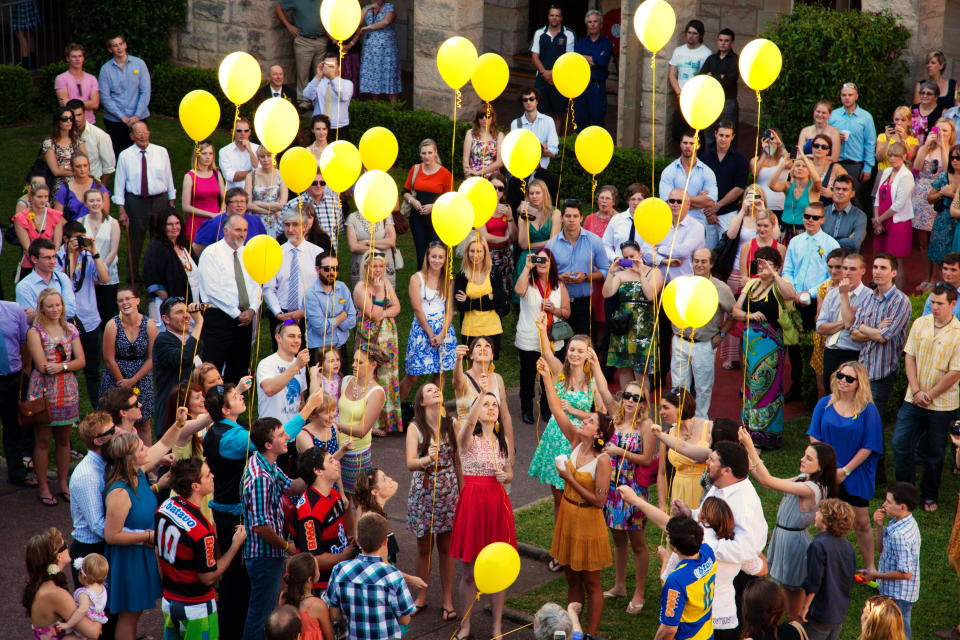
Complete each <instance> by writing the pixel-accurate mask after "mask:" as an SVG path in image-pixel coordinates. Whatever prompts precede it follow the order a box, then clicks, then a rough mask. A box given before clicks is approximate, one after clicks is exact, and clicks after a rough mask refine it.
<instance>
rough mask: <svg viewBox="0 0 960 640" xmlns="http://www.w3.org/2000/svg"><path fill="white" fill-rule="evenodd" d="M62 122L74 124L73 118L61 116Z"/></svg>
mask: <svg viewBox="0 0 960 640" xmlns="http://www.w3.org/2000/svg"><path fill="white" fill-rule="evenodd" d="M60 122H73V116H60Z"/></svg>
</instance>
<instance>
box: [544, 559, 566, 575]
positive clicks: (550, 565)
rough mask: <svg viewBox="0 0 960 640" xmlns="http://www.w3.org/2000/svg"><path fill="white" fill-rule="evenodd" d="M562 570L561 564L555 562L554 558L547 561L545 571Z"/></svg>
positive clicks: (557, 571)
mask: <svg viewBox="0 0 960 640" xmlns="http://www.w3.org/2000/svg"><path fill="white" fill-rule="evenodd" d="M562 570H563V565H562V564H560V563H559V562H557V561H556V560H554V559H553V558H550V562H548V563H547V571H549V572H551V573H559V572H560V571H562Z"/></svg>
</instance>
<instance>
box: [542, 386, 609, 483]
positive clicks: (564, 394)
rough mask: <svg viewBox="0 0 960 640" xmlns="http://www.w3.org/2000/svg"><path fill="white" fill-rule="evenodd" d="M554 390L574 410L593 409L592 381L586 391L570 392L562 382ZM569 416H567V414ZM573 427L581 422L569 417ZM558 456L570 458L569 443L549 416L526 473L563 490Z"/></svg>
mask: <svg viewBox="0 0 960 640" xmlns="http://www.w3.org/2000/svg"><path fill="white" fill-rule="evenodd" d="M554 388H555V389H556V390H557V395H558V396H560V399H561V400H566V401H567V402H569V403H570V406H572V407H573V408H574V409H579V410H580V411H590V410H591V409H593V380H592V379H591V380H590V386H589V387H588V388H587V390H586V391H572V390H569V389H567V387H566V385H565V384H564V383H563V381H562V380H558V381H557V382H556V383H555V385H554ZM568 415H569V414H568ZM569 417H570V421H571V422H573V426H575V427H579V426H580V422H581V420H580V419H579V418H574V417H573V416H569ZM560 454H563V455H566V456H567V457H569V456H570V441H569V440H567V438H566V436H564V435H563V432H562V431H560V426H559V425H558V424H557V420H556V418H554V417H553V416H550V422H548V423H547V428H546V429H544V430H543V435H541V436H540V443H539V444H538V445H537V450H536V451H534V452H533V459H531V460H530V468H529V470H528V471H527V473H528V474H529V475H530V476H532V477H534V478H536V479H537V480H539V481H540V482H542V483H543V484H549V485H550V486H552V487H555V488H557V489H561V490H562V489H563V478H561V477H560V474H559V473H557V465H556V462H555V461H556V457H557V456H559V455H560Z"/></svg>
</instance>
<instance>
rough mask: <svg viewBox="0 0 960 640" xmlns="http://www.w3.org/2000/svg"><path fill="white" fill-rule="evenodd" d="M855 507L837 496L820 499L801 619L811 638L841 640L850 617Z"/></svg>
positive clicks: (805, 581)
mask: <svg viewBox="0 0 960 640" xmlns="http://www.w3.org/2000/svg"><path fill="white" fill-rule="evenodd" d="M854 517H855V516H854V513H853V507H851V506H850V505H849V504H847V503H846V502H843V501H842V500H838V499H836V498H827V499H825V500H822V501H821V502H820V505H819V506H818V508H817V513H816V516H815V519H814V524H816V525H817V529H819V530H820V533H818V534H817V535H816V537H815V538H814V539H813V541H812V542H811V543H810V546H809V547H807V577H806V579H805V580H804V581H803V584H802V585H801V588H802V589H803V591H804V594H805V596H806V598H805V600H804V603H803V609H802V612H801V614H800V619H801V620H803V627H804V629H806V631H807V636H808V637H809V638H810V640H837V638H838V637H839V635H840V625H842V624H843V621H844V620H845V619H846V616H847V607H848V606H849V605H850V589H851V588H852V587H853V573H854V568H855V567H856V557H855V555H854V552H853V547H852V546H850V542H849V541H848V540H847V539H846V537H845V536H846V535H847V534H848V533H849V532H850V529H851V528H852V527H853V521H854Z"/></svg>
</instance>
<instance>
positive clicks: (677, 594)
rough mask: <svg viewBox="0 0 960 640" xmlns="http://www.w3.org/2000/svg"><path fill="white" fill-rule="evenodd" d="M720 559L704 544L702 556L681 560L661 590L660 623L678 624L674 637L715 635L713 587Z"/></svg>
mask: <svg viewBox="0 0 960 640" xmlns="http://www.w3.org/2000/svg"><path fill="white" fill-rule="evenodd" d="M716 574H717V563H716V560H715V559H714V555H713V549H711V548H710V547H708V546H707V545H705V544H701V545H700V557H699V558H695V559H690V560H681V561H680V564H678V565H677V568H676V569H674V571H673V573H671V574H670V575H669V576H667V580H666V582H664V584H663V591H661V593H660V624H663V625H667V626H669V627H677V633H676V635H675V636H674V640H710V639H711V638H713V618H712V609H713V588H714V581H715V579H716Z"/></svg>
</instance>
